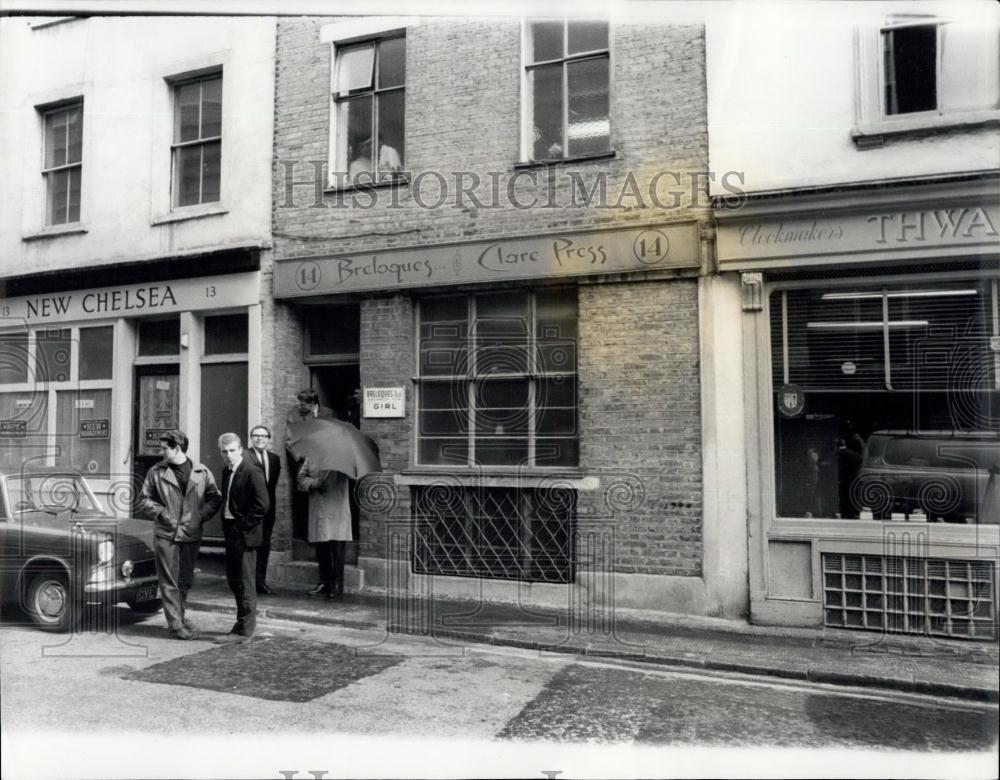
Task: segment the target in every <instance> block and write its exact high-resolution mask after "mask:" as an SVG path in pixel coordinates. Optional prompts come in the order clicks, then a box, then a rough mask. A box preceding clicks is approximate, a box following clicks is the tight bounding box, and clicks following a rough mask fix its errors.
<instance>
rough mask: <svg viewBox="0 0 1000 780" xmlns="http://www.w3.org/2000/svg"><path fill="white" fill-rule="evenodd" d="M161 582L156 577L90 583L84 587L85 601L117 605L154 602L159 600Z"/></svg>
mask: <svg viewBox="0 0 1000 780" xmlns="http://www.w3.org/2000/svg"><path fill="white" fill-rule="evenodd" d="M158 587H159V580H157V578H156V577H155V576H152V577H140V578H137V579H132V580H123V579H118V580H109V581H107V582H88V583H86V584H85V585H84V586H83V600H84V601H85V602H86V603H88V604H117V603H118V602H120V601H137V602H143V601H152V600H153V599H156V598H159V591H158Z"/></svg>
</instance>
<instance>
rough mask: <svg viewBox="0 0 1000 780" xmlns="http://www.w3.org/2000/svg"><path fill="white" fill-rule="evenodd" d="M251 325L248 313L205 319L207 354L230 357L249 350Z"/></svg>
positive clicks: (221, 315)
mask: <svg viewBox="0 0 1000 780" xmlns="http://www.w3.org/2000/svg"><path fill="white" fill-rule="evenodd" d="M249 344H250V323H249V321H248V319H247V315H246V312H240V313H239V314H220V315H218V316H215V317H205V354H206V355H230V354H234V353H243V352H247V351H248V350H249Z"/></svg>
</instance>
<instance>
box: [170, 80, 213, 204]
mask: <svg viewBox="0 0 1000 780" xmlns="http://www.w3.org/2000/svg"><path fill="white" fill-rule="evenodd" d="M215 80H218V82H219V134H218V135H216V136H201V135H200V133H201V131H202V128H201V116H202V111H203V106H204V91H203V87H202V86H199V91H198V132H199V137H198V138H195V139H192V140H188V141H179V140H178V137H177V136H178V128H179V125H178V121H177V120H178V118H179V116H180V91H181V89H182V88H183V87H186V86H190V85H191V84H199V85H203V84H204V83H205V82H208V81H215ZM223 82H224V79H223V71H222V68H221V67H219V68H213V69H211V70H208V71H205V72H201V73H197V74H194V75H191V74H189V75H185V76H181V77H178V78H175V79H168V84H169V87H170V105H171V127H172V129H171V133H170V208H171V210H181V209H197V208H204V207H206V206H213V205H215V206H218V205H220V204H221V203H222V151H223V142H222V139H223V135H224V132H223V130H224V125H225V121H224V117H225V109H224V105H225V104H224V100H225V89H224V83H223ZM213 143H217V144H218V145H219V182H218V192H219V196H218V197H217V198H216V199H215V200H204V188H205V175H204V174H205V172H204V165H205V163H204V149H205V147H206V146H208V145H209V144H213ZM196 146H197V147H200V148H201V150H202V163H201V170H200V173H199V176H198V200H197V201H196V202H193V203H184V204H181V203H180V202H179V200H180V186H179V180H180V173H179V169H180V166H179V159H180V150H181V149H190V148H194V147H196Z"/></svg>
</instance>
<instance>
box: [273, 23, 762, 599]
mask: <svg viewBox="0 0 1000 780" xmlns="http://www.w3.org/2000/svg"><path fill="white" fill-rule="evenodd" d="M577 24H578V23H576V22H572V21H570V22H569V23H568V25H567V24H566V23H565V22H558V23H555V25H557V26H553V25H550V26H548V27H541V28H538V27H535V26H533V23H532V22H530V21H528V22H522V21H521V20H517V19H501V20H489V21H486V20H474V19H472V20H454V19H432V18H420V19H417V18H405V19H403V18H393V19H386V18H371V19H343V20H341V19H333V18H297V19H285V20H280V21H279V23H278V33H277V50H276V73H277V86H276V95H275V106H276V109H275V111H276V119H275V169H274V204H275V209H274V224H273V230H274V242H275V244H274V258H275V264H274V274H273V280H274V281H273V284H274V288H273V289H274V294H275V302H274V305H273V309H270V307H269V308H268V310H265V311H264V317H265V328H264V333H265V337H266V336H267V334H268V333H269V328H268V327H267V322H270V323H271V324H272V326H273V328H272V329H271V330H270V332H272V333H273V342H271V343H270V344H268V345H266V346H265V348H264V350H263V353H264V358H263V359H264V364H265V373H267V372H268V369H270V375H271V376H272V377H274V384H273V388H268V390H267V391H266V392H265V402H267V401H268V400H270V402H271V403H273V410H274V411H273V419H274V420H275V421H276V427H277V428H278V430H277V431H276V439H277V440H278V441H281V440H282V436H283V435H284V431H283V430H281V426H280V422H279V421H280V420H282V419H283V418H284V412H285V411H286V410H287V409H289V408H290V407H292V406H293V405H294V402H295V393H296V391H298V390H299V389H301V387H305V386H310V385H311V386H313V387H314V388H315V389H317V391H318V392H319V393H320V395H321V397H322V398H323V401H324V402H325V403H327V404H328V405H330V406H333V407H335V408H336V407H337V405H338V404H341V406H342V408H341V409H340V410H339V411H340V412H342V413H345V412H349V410H348V409H347V408H346V407H344V406H343V402H342V399H343V397H344V396H345V394H347V393H349V391H350V390H351V389H353V387H352V386H351V383H352V381H353V382H356V383H357V384H356V385H355V386H360V387H362V388H364V389H365V390H372V389H377V388H403V392H404V394H405V413H404V416H401V417H392V418H381V417H369V416H363V417H362V418H361V420H360V427H361V429H362V430H363V431H365V432H366V433H367V434H369V435H370V436H371V437H372V438H373V439H374V440H375V441H377V442H378V444H379V447H380V450H381V457H382V463H383V466H384V469H385V471H384V473H383V475H382V476H381V477H379V478H376V479H371V480H368V481H367V482H366V483H362V490H361V491H360V493H361V494H362V495H361V503H362V505H363V509H362V513H361V514H362V516H361V522H360V543H359V546H358V547H359V549H358V557H357V566H358V570H357V573H356V574H355V575H354V576H355V577H356V579H355V582H356V583H358V584H361V585H363V586H364V587H373V588H388V589H404V590H405V589H409V590H411V591H413V590H417V591H421V592H426V591H428V590H429V589H433V591H434V592H436V593H445V594H448V593H451V594H455V595H458V594H468V593H476V594H478V595H480V596H482V597H484V598H496V599H507V600H513V599H518V600H521V601H524V602H526V603H534V602H544V603H549V604H565V603H567V600H568V599H569V600H573V599H576V600H579V599H581V598H584V599H586V600H587V603H588V604H591V605H594V606H612V605H616V606H624V607H643V608H652V609H659V610H665V611H684V612H692V613H700V614H733V615H735V614H737V613H738V612H739V611H740V610H741V605H742V604H744V603H745V598H746V596H745V592H741V587H740V585H738V584H737V585H736V586H735V588H734V587H732V586H729V585H726V584H724V583H723V581H722V580H721V579H718V577H717V574H718V570H717V567H714V566H712V567H706V565H705V557H706V555H710V556H712V559H713V560H716V559H718V558H719V557H720V556H721V557H722V558H726V557H735V559H737V560H739V559H740V557H741V553H740V550H739V547H740V545H742V546H743V549H744V550H745V533H744V528H745V526H744V521H743V518H742V517H740V516H736V517H732V516H729V515H726V514H725V513H716V514H714V515H713V519H712V521H711V522H712V527H710V528H706V527H705V523H704V513H703V495H704V494H705V491H706V490H712V489H714V485H713V484H708V485H707V484H706V479H707V481H708V482H714V480H716V479H717V477H716V476H715V473H714V472H711V471H709V472H706V470H705V468H704V459H703V451H702V449H703V445H702V441H703V429H704V425H705V421H704V420H703V417H702V398H703V390H704V388H703V386H702V374H703V367H702V365H701V361H700V359H699V355H700V353H701V350H702V343H701V338H702V333H701V323H700V320H701V318H702V309H703V302H704V299H705V295H706V290H707V287H706V282H705V279H706V277H707V275H708V274H710V272H711V262H712V253H711V245H710V235H711V232H710V230H709V229H708V228H706V221H705V219H706V214H707V206H708V191H707V118H706V94H705V78H704V62H705V53H704V29H703V27H702V26H700V25H697V24H692V25H678V26H667V25H663V24H649V23H646V22H643V23H635V24H630V23H627V22H621V23H612V24H611V25H610V26H608V25H604V26H603V27H602V25H600V24H597V25H594V24H586V23H579V24H580V25H581V26H576V25H577ZM560 45H561V48H560ZM546 47H548V48H546ZM369 51H370V52H372V54H367V53H365V52H369ZM401 51H405V55H402V54H401ZM401 57H404V59H403V60H402V61H403V62H405V77H404V76H402V73H403V72H404V71H403V70H402V66H401V65H400V64H399V63H400V61H401V60H400V58H401ZM373 61H374V62H375V63H376V64H375V65H374V68H375V70H374V73H375V75H374V79H375V81H374V82H373V84H372V88H371V90H370V98H369V99H371V100H372V101H374V102H375V104H376V105H377V106H379V108H378V109H377V110H376V111H375V113H374V114H372V116H373V119H372V120H370V121H369V120H366V119H362V120H358V119H357V116H358V115H359V114H358V110H357V107H358V106H359V105H370V104H360V103H351V101H352V100H356V99H358V98H359V96H360V97H361V99H363V98H364V96H365V86H366V82H365V81H364V79H360V80H358V77H357V72H358V67H359V66H358V62H361V63H362V65H361V66H360V67H362V68H369V69H371V68H372V67H373V65H372V62H373ZM537 63H543V64H542V65H538V64H537ZM545 68H548V69H549V70H548V71H545V70H544V69H545ZM557 68H561V69H562V75H563V81H562V89H564V90H565V94H566V95H567V97H566V100H565V101H564V103H563V109H564V113H563V114H562V125H561V127H560V126H559V117H558V115H557V116H556V119H555V120H553V121H555V123H556V124H555V125H554V127H555V129H553V125H552V124H551V121H550V120H551V117H548V116H547V114H548V113H550V109H548V108H546V106H548V105H551V104H555V105H558V101H559V100H561V95H562V94H563V93H562V92H560V91H559V85H558V83H557V81H558V79H556V80H555V81H553V80H552V74H553V73H556V72H558V71H556V69H557ZM390 70H392V71H393V72H392V73H390ZM370 72H371V71H369V73H370ZM386 74H389V75H386ZM546 79H549V80H548V81H546ZM390 82H391V83H390ZM386 84H388V85H389V86H388V87H386ZM331 85H332V87H331ZM383 88H385V89H383ZM331 89H332V92H333V98H331ZM393 89H394V90H396V93H395V94H396V95H399V94H404V95H405V97H404V98H403V100H402V101H401V103H402V105H403V106H405V109H404V111H405V121H402V122H401V120H400V119H399V117H394V116H393V114H392V110H393V109H392V106H393V105H395V106H399V105H400V101H399V100H398V97H395V98H394V97H391V95H392V94H393V93H392V91H391V90H393ZM545 90H549V91H548V92H545ZM553 90H555V91H553ZM543 92H544V94H543ZM536 96H537V99H535V97H536ZM391 100H395V101H396V103H395V104H393V103H391V102H390V101H391ZM380 101H381V102H380ZM553 101H555V102H554V103H553ZM364 110H365V111H367V110H368V109H367V108H365V109H364ZM352 112H354V113H353V114H352ZM555 113H556V114H558V112H555ZM581 115H582V116H583V118H580V116H581ZM358 122H360V124H358V125H357V126H358V127H361V126H362V125H363V126H364V127H363V129H364V130H365V131H367V132H368V133H369V134H370V135H375V134H376V131H375V130H373V129H372V123H376V124H378V127H379V130H378V131H377V132H378V135H379V136H380V140H379V141H378V144H379V146H380V151H379V153H378V162H377V163H375V166H374V170H373V173H374V177H372V178H369V179H367V180H364V177H362V176H360V175H355V173H354V162H351V163H350V168H351V170H346V169H347V168H348V166H347V164H346V161H347V159H348V157H349V156H350V155H351V154H352V152H351V148H352V146H351V144H353V143H354V140H352V139H351V138H350V137H349V136H350V133H352V132H354V131H355V129H356V127H355V125H356V124H357V123H358ZM365 122H368V124H365ZM546 123H548V124H546ZM560 132H561V133H562V135H561V136H560V135H559V134H560ZM345 135H346V136H347V138H346V140H345ZM552 139H555V140H554V141H553V142H552V143H551V144H549V145H548V146H546V144H548V143H549V141H550V140H552ZM390 144H391V145H392V146H393V148H395V147H396V146H401V147H402V148H401V149H398V150H395V151H396V152H397V153H398V154H399V156H400V158H401V159H400V162H401V163H402V166H401V167H402V170H403V171H404V172H405V173H400V172H398V171H395V170H393V171H391V173H388V171H386V170H382V169H381V166H382V161H383V160H390V159H393V158H391V157H390V154H391V152H389V151H386V146H387V145H390ZM368 165H369V170H372V165H371V162H370V160H369V161H368ZM373 179H374V186H370V184H371V182H372V181H373ZM494 258H495V261H494ZM265 278H266V279H270V278H271V276H270V275H265ZM456 307H458V309H460V310H461V311H462V312H464V311H465V310H466V308H467V310H468V312H469V313H468V315H466V314H465V313H461V314H458V315H456V314H454V311H456ZM504 307H507V308H506V309H505V308H504ZM511 307H512V308H511ZM519 307H520V308H519ZM488 311H493V312H494V314H492V315H489V314H486V313H485V312H488ZM435 312H436V313H435ZM441 312H451V313H450V314H448V313H444V314H442V313H441ZM496 312H500V313H499V314H497V313H496ZM512 312H521V313H520V314H516V313H512ZM547 312H548V313H547ZM553 312H555V313H553ZM567 312H571V313H567ZM442 317H443V319H441V318H442ZM456 317H458V318H459V319H455V318H456ZM546 317H550V318H551V319H548V320H547V319H545V318H546ZM435 318H437V319H435ZM449 318H451V319H449ZM459 320H461V321H459ZM553 323H558V324H557V325H553ZM519 327H520V328H521V331H520V335H516V334H515V335H511V332H510V328H514V330H515V331H516V330H517V329H518V328H519ZM442 328H443V329H444V330H448V331H449V332H451V330H452V329H454V328H457V332H460V333H462V334H464V335H462V336H461V337H460V338H459V341H461V342H462V343H461V344H459V343H458V342H455V341H448V338H450V337H442V336H441V333H442V332H444V330H442ZM487 332H489V333H492V334H493V335H492V336H486V335H483V334H485V333H487ZM476 333H478V334H479V336H478V337H477V338H478V339H479V340H475V339H471V335H472V334H476ZM546 334H548V335H546ZM442 338H444V342H442V341H441V339H442ZM466 338H470V341H469V342H468V344H466V342H464V341H462V339H466ZM547 338H550V339H554V340H555V341H554V342H552V343H549V342H546V339H547ZM491 339H492V340H491ZM556 342H558V343H556ZM442 345H443V346H442ZM469 345H471V346H469ZM491 345H492V349H493V352H492V353H490V352H489V349H490V348H491ZM467 347H468V348H467ZM525 349H527V351H526V352H525V351H523V350H525ZM505 350H506V351H505ZM518 350H522V352H520V353H519V352H518ZM545 350H555V351H553V352H545ZM560 350H561V351H560ZM543 352H545V354H546V355H549V357H551V356H552V355H559V356H561V357H560V358H559V359H563V358H565V357H566V356H567V355H569V359H568V362H567V363H564V364H561V367H559V368H553V366H554V364H547V366H548V367H547V368H546V367H545V366H543V365H542V363H544V362H545V361H546V360H548V359H549V358H544V357H541V355H542V354H543ZM488 354H489V355H491V356H492V359H494V360H499V363H498V364H497V365H495V366H493V367H492V368H486V367H485V366H486V361H487V355H488ZM518 354H520V355H521V356H522V357H517V355H518ZM442 355H444V356H445V359H446V360H449V359H450V360H452V361H458V362H457V363H456V364H455V365H452V366H451V368H450V369H449V371H452V372H454V374H461V376H460V377H456V376H455V375H454V374H449V375H448V377H449V378H448V380H447V382H445V381H443V380H441V379H440V377H443V376H444V374H442V373H441V370H439V368H438V367H435V360H436V359H437V358H439V357H441V356H442ZM512 355H513V357H512ZM524 355H529V357H527V358H526V360H527V362H526V363H525V362H523V361H524V360H525V358H524V357H523V356H524ZM504 361H508V362H507V363H506V364H504ZM510 361H513V363H511V362H510ZM518 361H522V362H518ZM458 363H461V365H459V366H458V367H457V368H456V365H458ZM467 363H468V364H467ZM547 371H549V373H547ZM436 377H437V378H436ZM449 382H450V385H449V384H448V383H449ZM505 382H506V384H504V383H505ZM518 383H520V384H518ZM446 385H447V387H446ZM441 392H444V393H445V395H448V396H449V399H448V400H447V403H445V404H444V408H442V409H441V411H440V412H435V411H434V409H435V408H436V406H435V405H436V404H437V402H436V401H433V400H431V399H432V398H433V397H437V395H439V394H440V393H441ZM272 393H273V395H272ZM457 396H461V397H460V398H459V399H458V400H457V401H456V397H457ZM487 396H489V398H487ZM557 396H558V401H557V400H555V399H556V397H557ZM491 398H492V399H493V400H490V399H491ZM497 398H499V400H497ZM518 399H520V400H518ZM545 399H547V400H545ZM546 404H550V406H546ZM557 407H558V408H557ZM521 417H523V420H522V419H521ZM487 420H488V421H489V424H490V427H489V429H488V430H487V428H486V427H485V423H486V421H487ZM439 424H440V425H444V426H445V428H447V429H448V430H447V431H445V432H444V433H442V431H441V430H439V429H437V428H436V426H437V425H439ZM551 425H554V426H555V428H551V427H550V428H546V426H551ZM448 426H452V427H451V428H448ZM518 426H520V427H518ZM468 428H472V430H471V431H469V430H468ZM546 431H547V433H546ZM491 453H492V454H491ZM546 458H548V459H549V460H546ZM706 474H707V475H708V476H707V477H706ZM290 488H291V485H290V483H289V484H286V485H283V486H282V489H281V491H280V492H279V512H278V514H279V517H284V518H286V520H285V522H284V523H281V521H279V527H278V529H277V531H276V546H277V548H278V549H281V548H284V549H291V550H292V551H293V556H294V557H295V558H297V559H301V560H308V557H309V553H308V549H307V548H306V547H305V545H304V544H300V543H299V542H298V541H296V539H297V538H299V537H301V535H302V534H301V530H300V529H297V528H296V524H295V522H292V521H291V520H290V504H291V500H290ZM716 518H723V519H722V522H725V523H728V522H736V526H735V527H734V528H733V529H732V532H731V533H730V532H725V531H724V529H723V528H721V527H719V526H718V522H719V521H718V520H717V519H716ZM727 537H731V538H732V539H733V540H732V541H730V542H727V541H723V542H722V547H723V548H725V547H726V545H729V546H732V547H733V550H728V551H727V550H725V549H722V550H721V551H720V549H719V547H718V545H719V540H720V539H723V540H724V539H726V538H727ZM706 539H709V540H711V547H712V549H711V550H708V551H706V550H705V540H706ZM742 557H744V558H745V552H744V553H743V554H742ZM738 568H739V566H737V569H738ZM428 575H433V576H432V577H429V576H428ZM350 578H351V575H349V582H350ZM742 587H743V588H744V589H745V584H744V585H743V586H742Z"/></svg>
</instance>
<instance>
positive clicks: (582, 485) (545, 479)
mask: <svg viewBox="0 0 1000 780" xmlns="http://www.w3.org/2000/svg"><path fill="white" fill-rule="evenodd" d="M442 478H444V479H445V480H447V482H448V483H449V484H455V483H457V484H459V485H461V486H462V487H525V488H539V487H546V488H553V487H561V488H571V489H573V490H579V491H583V490H599V489H600V487H601V480H600V479H599V478H598V477H585V476H583V474H581V473H580V472H579V471H567V470H565V469H563V470H553V471H551V472H549V471H545V470H543V469H532V470H531V471H530V472H525V471H524V470H518V469H509V470H505V469H503V468H495V469H493V468H491V469H490V470H489V471H486V470H485V469H468V468H465V467H456V468H448V467H446V466H424V467H418V468H415V469H410V470H407V471H404V472H403V473H401V474H396V475H395V476H394V477H393V482H394V483H395V484H397V485H402V486H405V487H409V486H421V485H436V484H439V483H440V482H441V480H442Z"/></svg>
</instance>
